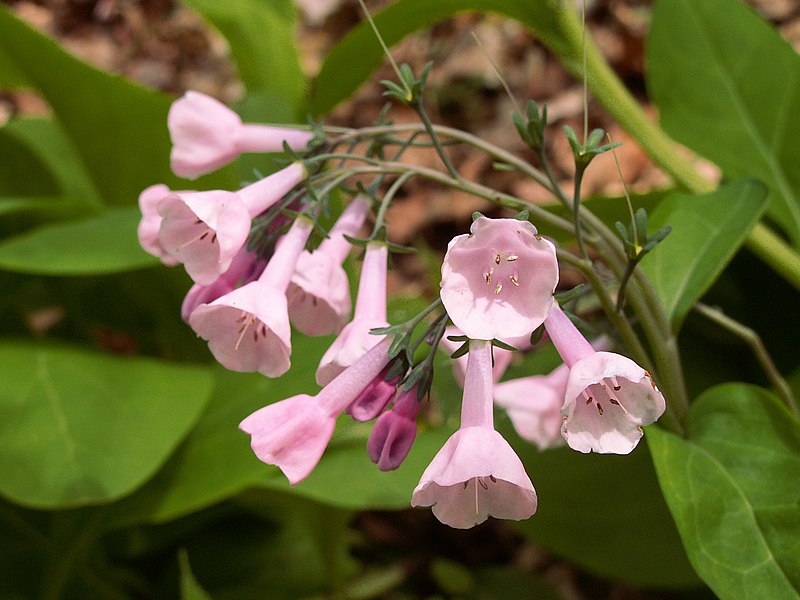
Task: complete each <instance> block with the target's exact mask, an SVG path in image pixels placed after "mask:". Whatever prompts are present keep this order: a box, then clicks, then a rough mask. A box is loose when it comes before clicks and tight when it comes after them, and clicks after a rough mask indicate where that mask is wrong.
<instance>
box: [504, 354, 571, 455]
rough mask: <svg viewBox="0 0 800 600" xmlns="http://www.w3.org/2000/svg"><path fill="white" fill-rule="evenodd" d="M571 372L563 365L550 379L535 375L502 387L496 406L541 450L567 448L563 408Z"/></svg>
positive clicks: (551, 374) (506, 382)
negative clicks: (563, 446)
mask: <svg viewBox="0 0 800 600" xmlns="http://www.w3.org/2000/svg"><path fill="white" fill-rule="evenodd" d="M568 377H569V369H568V368H567V366H566V365H561V366H560V367H558V368H557V369H555V370H554V371H553V372H552V373H550V374H549V375H532V376H530V377H520V378H518V379H511V380H509V381H504V382H502V383H498V384H496V385H495V387H494V402H495V404H496V405H497V406H500V407H502V408H504V409H505V410H506V412H507V413H508V416H509V418H510V419H511V423H512V424H513V425H514V429H515V430H516V431H517V433H518V434H519V436H520V437H521V438H522V439H524V440H527V441H529V442H531V443H533V444H535V445H536V447H537V448H539V449H540V450H546V449H548V448H555V447H558V446H562V445H564V438H563V437H562V435H561V424H562V418H561V407H562V406H563V405H564V393H565V391H566V388H567V378H568Z"/></svg>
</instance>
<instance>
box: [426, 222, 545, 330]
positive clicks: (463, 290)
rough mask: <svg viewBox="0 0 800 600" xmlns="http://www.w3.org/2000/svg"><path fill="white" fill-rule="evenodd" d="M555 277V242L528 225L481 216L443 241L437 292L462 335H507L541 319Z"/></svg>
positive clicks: (537, 325)
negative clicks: (444, 250) (444, 249)
mask: <svg viewBox="0 0 800 600" xmlns="http://www.w3.org/2000/svg"><path fill="white" fill-rule="evenodd" d="M557 283H558V262H557V261H556V251H555V247H554V246H553V244H551V243H550V242H549V241H547V240H546V239H544V238H543V237H542V236H540V235H538V233H537V231H536V228H535V227H534V226H533V225H531V224H530V223H529V222H527V221H519V220H517V219H489V218H487V217H483V216H481V217H478V218H477V219H475V221H473V223H472V226H471V227H470V233H469V234H468V235H459V236H456V237H455V238H453V239H452V240H451V241H450V244H449V245H448V246H447V253H446V254H445V257H444V262H443V263H442V283H441V288H442V289H441V294H440V295H441V298H442V303H443V304H444V307H445V309H447V314H448V315H450V318H451V319H452V321H453V324H454V325H455V326H456V327H458V328H459V329H460V330H461V331H463V332H464V335H466V336H467V337H469V338H471V339H480V340H491V339H494V338H497V339H506V338H509V337H516V336H523V335H529V334H530V333H531V332H532V331H534V330H535V329H536V328H537V327H539V325H541V324H542V322H543V321H544V320H545V318H546V317H547V315H548V313H549V312H550V307H551V306H552V305H553V292H554V291H555V288H556V284H557Z"/></svg>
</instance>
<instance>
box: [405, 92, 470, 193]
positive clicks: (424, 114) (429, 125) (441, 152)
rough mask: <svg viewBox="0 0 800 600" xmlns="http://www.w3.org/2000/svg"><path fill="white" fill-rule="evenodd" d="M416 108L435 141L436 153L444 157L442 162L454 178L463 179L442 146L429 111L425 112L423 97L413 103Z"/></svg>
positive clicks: (432, 139)
mask: <svg viewBox="0 0 800 600" xmlns="http://www.w3.org/2000/svg"><path fill="white" fill-rule="evenodd" d="M411 106H412V107H413V108H414V110H416V111H417V114H418V115H419V118H420V119H421V120H422V124H423V125H424V126H425V130H426V131H427V132H428V135H429V136H430V138H431V141H432V142H433V146H434V148H436V154H438V155H439V158H441V159H442V163H444V166H445V168H446V169H447V172H448V173H450V176H451V177H452V178H453V179H461V175H460V174H459V172H458V171H457V170H456V168H455V167H454V166H453V163H451V162H450V158H449V157H448V156H447V153H446V152H445V151H444V148H443V147H442V142H441V140H440V139H439V136H438V135H437V134H436V128H434V126H433V123H432V122H431V119H430V117H428V113H427V112H425V105H424V104H423V102H422V98H418V99H417V101H416V102H414V103H413V104H412V105H411Z"/></svg>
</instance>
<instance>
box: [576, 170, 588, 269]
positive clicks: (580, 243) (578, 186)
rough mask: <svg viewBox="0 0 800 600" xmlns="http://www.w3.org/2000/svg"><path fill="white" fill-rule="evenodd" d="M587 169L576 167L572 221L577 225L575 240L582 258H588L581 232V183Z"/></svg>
mask: <svg viewBox="0 0 800 600" xmlns="http://www.w3.org/2000/svg"><path fill="white" fill-rule="evenodd" d="M584 171H585V167H584V166H582V165H576V167H575V190H574V191H573V193H572V221H573V223H574V224H575V239H576V240H577V242H578V250H579V251H580V253H581V256H583V257H584V258H586V257H587V256H588V255H587V254H586V245H585V244H584V243H583V232H582V231H581V218H580V210H581V182H582V181H583V172H584Z"/></svg>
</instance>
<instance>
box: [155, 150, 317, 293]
mask: <svg viewBox="0 0 800 600" xmlns="http://www.w3.org/2000/svg"><path fill="white" fill-rule="evenodd" d="M305 176H306V171H305V167H304V166H303V165H302V163H293V164H291V165H289V166H288V167H286V168H284V169H281V170H280V171H278V172H277V173H273V174H272V175H270V176H268V177H265V178H264V179H261V180H259V181H257V182H255V183H253V184H251V185H248V186H247V187H244V188H242V189H241V190H239V191H238V192H235V193H234V192H226V191H222V190H212V191H208V192H190V193H181V192H170V193H168V194H166V195H165V196H164V197H163V198H162V199H161V200H160V201H158V212H159V214H160V216H161V224H160V229H159V234H158V241H159V244H160V245H161V247H162V248H163V249H164V251H165V252H167V253H168V254H169V255H170V256H171V257H172V258H173V259H175V260H177V261H179V262H181V263H183V265H184V267H185V268H186V272H187V273H189V276H190V277H191V278H192V279H193V280H194V281H195V282H196V283H200V284H203V285H209V284H211V283H213V282H214V280H215V279H216V278H217V277H219V276H220V275H221V274H222V273H224V272H225V271H227V270H228V267H230V264H231V261H232V260H233V257H234V256H236V253H237V252H239V249H240V248H241V247H242V246H243V245H244V243H245V241H246V240H247V236H248V234H249V233H250V224H251V221H252V219H253V217H255V216H257V215H258V214H260V213H262V212H263V211H265V210H266V209H267V208H269V207H270V206H272V205H273V204H275V203H276V202H278V201H279V200H280V199H281V198H282V197H283V196H284V195H285V194H286V193H287V192H288V191H289V190H291V189H292V188H293V187H294V186H295V185H297V184H298V183H299V182H300V181H302V179H303V178H304V177H305Z"/></svg>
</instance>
